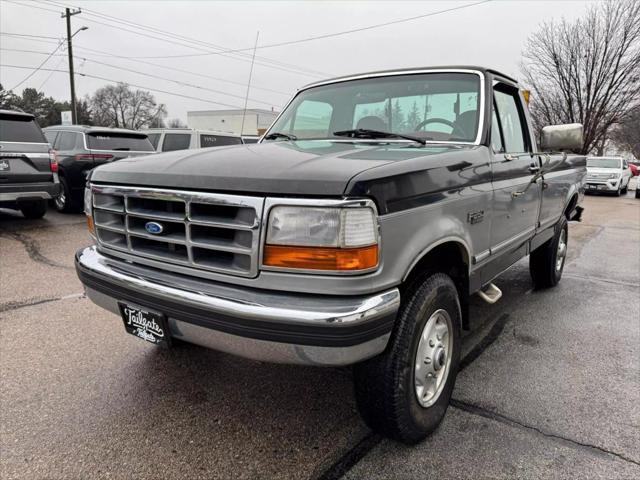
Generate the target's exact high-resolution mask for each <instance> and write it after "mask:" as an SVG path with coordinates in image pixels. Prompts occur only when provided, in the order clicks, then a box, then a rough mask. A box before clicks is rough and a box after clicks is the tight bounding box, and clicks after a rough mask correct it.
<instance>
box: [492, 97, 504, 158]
mask: <svg viewBox="0 0 640 480" xmlns="http://www.w3.org/2000/svg"><path fill="white" fill-rule="evenodd" d="M491 147H492V148H493V151H494V152H495V153H504V143H502V133H500V123H499V122H498V114H497V112H496V109H495V105H494V108H493V111H492V113H491Z"/></svg>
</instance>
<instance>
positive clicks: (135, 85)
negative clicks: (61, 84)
mask: <svg viewBox="0 0 640 480" xmlns="http://www.w3.org/2000/svg"><path fill="white" fill-rule="evenodd" d="M0 67H6V68H20V69H24V70H30V69H32V68H33V67H27V66H24V65H11V64H7V63H0ZM40 70H42V71H45V72H51V71H53V72H57V73H66V74H69V70H59V69H53V68H41V69H40ZM75 74H76V75H80V76H82V77H87V78H95V79H97V80H102V81H105V82H111V83H115V84H118V83H124V84H126V85H129V86H130V87H136V88H143V89H145V90H150V91H152V92H158V93H164V94H167V95H173V96H176V97H181V98H188V99H190V100H197V101H200V102H204V103H211V104H214V105H222V106H223V107H229V108H233V109H236V110H240V109H241V108H242V107H239V106H238V105H231V104H229V103H222V102H216V101H214V100H208V99H206V98H201V97H192V96H190V95H183V94H181V93H175V92H170V91H167V90H160V89H158V88H151V87H147V86H144V85H137V84H135V83H130V82H123V81H122V80H114V79H113V78H107V77H102V76H99V75H92V74H90V73H80V72H75Z"/></svg>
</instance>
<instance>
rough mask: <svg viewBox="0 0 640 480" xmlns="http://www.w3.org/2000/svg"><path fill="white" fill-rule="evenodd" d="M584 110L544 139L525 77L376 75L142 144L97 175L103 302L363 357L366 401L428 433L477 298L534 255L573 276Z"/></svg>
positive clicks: (89, 287) (373, 409)
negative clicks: (570, 228) (196, 142)
mask: <svg viewBox="0 0 640 480" xmlns="http://www.w3.org/2000/svg"><path fill="white" fill-rule="evenodd" d="M581 143H582V127H581V125H562V126H550V127H546V128H545V129H544V130H543V132H542V141H541V145H540V147H539V146H538V145H537V142H536V139H535V138H534V132H533V129H532V128H531V124H530V121H529V117H528V113H527V107H526V104H525V102H524V101H523V96H522V94H521V92H520V91H519V88H518V85H517V83H516V81H515V80H513V79H512V78H509V77H508V76H506V75H504V74H501V73H499V72H496V71H494V70H489V69H484V68H479V67H438V68H417V69H411V70H396V71H387V72H375V73H367V74H363V75H356V76H349V77H343V78H337V79H333V80H328V81H323V82H319V83H315V84H312V85H309V86H307V87H305V88H303V89H301V90H300V91H299V92H298V93H297V94H296V95H295V96H294V97H293V98H292V100H291V101H290V102H289V104H288V105H287V106H286V108H285V109H284V111H283V112H282V114H281V115H280V116H279V117H278V118H277V120H276V121H275V122H274V124H273V125H272V127H271V128H270V129H269V130H268V131H267V132H266V134H265V135H264V137H263V138H262V139H261V141H260V142H259V143H258V144H255V145H238V146H231V147H222V148H216V149H205V150H201V151H197V150H185V151H176V152H169V153H163V154H158V155H151V156H147V157H144V158H131V159H124V160H121V161H118V162H115V163H113V164H109V165H104V166H101V167H99V168H97V169H95V170H94V171H93V172H92V175H91V177H90V180H89V185H88V187H87V190H86V194H85V209H86V213H87V221H88V224H89V229H90V231H91V233H92V235H93V236H94V238H95V240H96V244H95V245H94V246H91V247H88V248H84V249H82V250H80V251H78V252H77V254H76V268H77V272H78V276H79V277H80V279H81V280H82V282H83V284H84V285H85V288H86V292H87V295H88V296H89V298H91V300H93V301H94V302H95V303H96V304H98V305H100V306H102V307H104V308H106V309H108V310H110V311H112V312H114V313H116V314H118V315H120V316H121V317H122V321H123V323H124V326H125V329H126V331H127V332H128V333H131V334H133V335H136V336H138V337H140V338H142V339H144V340H147V341H149V342H151V343H154V344H158V345H165V346H170V345H171V344H175V343H183V342H187V343H194V344H198V345H202V346H205V347H209V348H213V349H216V350H221V351H225V352H229V353H232V354H235V355H239V356H243V357H247V358H251V359H256V360H260V361H269V362H285V363H299V364H306V365H317V366H339V365H354V383H355V392H356V400H357V404H358V407H359V409H360V411H361V413H362V416H363V418H364V419H365V421H366V422H367V423H368V424H369V425H370V426H371V427H372V428H373V429H374V430H375V431H377V432H380V433H382V434H384V435H387V436H389V437H392V438H395V439H398V440H401V441H403V442H407V443H412V442H417V441H419V440H420V439H422V438H424V437H425V436H426V435H427V434H428V433H429V432H431V431H432V430H433V429H434V428H435V427H436V426H437V425H438V423H439V422H440V420H441V419H442V417H443V415H444V413H445V411H446V408H447V405H448V403H449V399H450V396H451V392H452V390H453V386H454V383H455V378H456V374H457V370H458V364H459V361H460V349H461V348H460V335H461V330H462V329H468V328H469V324H470V318H469V317H470V312H469V307H468V303H469V302H468V299H469V296H470V295H472V294H475V293H478V294H479V295H481V296H482V297H483V298H484V299H485V300H486V301H488V302H495V301H497V300H498V299H499V297H500V295H501V292H500V290H499V288H498V287H497V286H496V285H494V284H493V283H492V282H493V280H494V279H495V278H496V277H497V276H498V275H499V274H500V273H501V272H503V271H504V270H505V269H507V268H508V267H509V266H511V265H513V264H514V263H515V262H516V261H518V260H519V259H521V258H523V257H525V256H526V255H529V256H530V270H531V276H532V279H533V283H534V285H535V287H536V288H545V287H552V286H554V285H556V284H557V283H558V281H559V280H560V277H561V275H562V270H563V267H564V261H565V258H566V252H567V240H568V237H567V221H569V220H571V219H578V218H579V215H580V213H581V211H582V209H581V207H580V203H581V201H582V199H583V195H584V177H585V174H586V167H585V164H586V159H585V157H584V156H580V155H572V154H568V153H567V151H570V150H573V149H577V148H580V147H581Z"/></svg>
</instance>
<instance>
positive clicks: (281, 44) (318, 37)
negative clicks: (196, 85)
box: [5, 0, 492, 58]
mask: <svg viewBox="0 0 640 480" xmlns="http://www.w3.org/2000/svg"><path fill="white" fill-rule="evenodd" d="M5 1H9V0H5ZM491 1H492V0H482V1H479V2H475V3H469V4H466V5H460V6H457V7H451V8H446V9H444V10H438V11H435V12H430V13H425V14H422V15H416V16H413V17H407V18H401V19H398V20H392V21H389V22H384V23H377V24H374V25H367V26H364V27H360V28H354V29H351V30H343V31H340V32H333V33H326V34H322V35H316V36H313V37H306V38H299V39H296V40H289V41H285V42H277V43H269V44H264V45H258V49H265V48H275V47H284V46H287V45H295V44H298V43H305V42H312V41H315V40H322V39H326V38H332V37H338V36H343V35H350V34H352V33H358V32H363V31H366V30H373V29H375V28H381V27H388V26H390V25H397V24H399V23H405V22H411V21H415V20H420V19H422V18H428V17H434V16H436V15H441V14H443V13H448V12H453V11H455V10H463V9H465V8H470V7H475V6H476V5H481V4H484V3H489V2H491ZM251 50H253V47H246V48H237V49H230V50H224V51H222V52H208V53H190V54H176V55H162V56H157V55H156V56H140V57H130V58H183V57H201V56H207V55H223V54H231V53H241V52H248V51H251Z"/></svg>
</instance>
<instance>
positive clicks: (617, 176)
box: [609, 173, 620, 179]
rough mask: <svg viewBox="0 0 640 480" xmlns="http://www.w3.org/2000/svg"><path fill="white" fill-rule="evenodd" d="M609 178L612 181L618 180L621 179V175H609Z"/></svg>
mask: <svg viewBox="0 0 640 480" xmlns="http://www.w3.org/2000/svg"><path fill="white" fill-rule="evenodd" d="M609 178H610V179H618V178H620V175H619V174H618V173H610V174H609Z"/></svg>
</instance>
